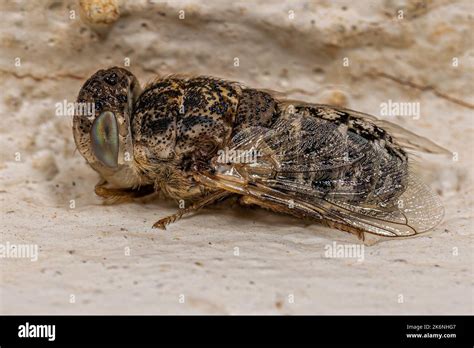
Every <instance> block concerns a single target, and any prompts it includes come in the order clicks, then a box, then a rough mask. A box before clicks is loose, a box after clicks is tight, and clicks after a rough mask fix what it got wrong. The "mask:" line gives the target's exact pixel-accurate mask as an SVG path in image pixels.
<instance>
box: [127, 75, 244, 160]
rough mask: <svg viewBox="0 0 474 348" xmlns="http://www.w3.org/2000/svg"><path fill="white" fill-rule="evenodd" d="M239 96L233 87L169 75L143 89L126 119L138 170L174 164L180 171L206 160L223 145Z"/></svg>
mask: <svg viewBox="0 0 474 348" xmlns="http://www.w3.org/2000/svg"><path fill="white" fill-rule="evenodd" d="M240 94H241V89H240V87H239V86H238V85H236V84H234V83H230V82H226V81H222V80H217V79H213V78H208V77H196V78H181V77H176V76H174V77H169V78H165V79H161V80H158V81H155V82H154V83H152V84H150V85H149V86H147V88H145V90H144V91H143V93H142V94H141V95H140V97H139V98H138V100H137V102H136V104H135V110H134V115H133V120H132V132H133V137H134V151H135V160H136V162H137V163H138V165H139V167H140V168H149V167H150V166H151V167H153V166H154V165H155V164H156V165H159V164H160V163H161V162H163V161H174V162H177V163H178V164H177V166H178V167H181V168H183V169H184V167H186V166H187V165H189V163H190V162H198V161H206V160H208V159H210V158H212V157H213V155H214V154H215V153H216V151H217V150H218V149H220V148H223V147H224V146H225V145H226V144H227V143H228V142H229V139H230V136H231V133H232V128H233V124H234V120H235V116H236V111H237V106H238V103H239V97H240ZM191 166H192V163H191Z"/></svg>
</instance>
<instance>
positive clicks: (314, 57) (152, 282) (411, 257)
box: [0, 0, 474, 314]
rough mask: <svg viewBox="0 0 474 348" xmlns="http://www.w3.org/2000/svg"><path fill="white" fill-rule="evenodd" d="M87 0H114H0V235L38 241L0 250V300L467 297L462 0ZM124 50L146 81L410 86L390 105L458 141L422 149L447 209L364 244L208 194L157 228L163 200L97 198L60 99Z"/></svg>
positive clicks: (202, 303) (49, 309) (120, 307)
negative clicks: (416, 231)
mask: <svg viewBox="0 0 474 348" xmlns="http://www.w3.org/2000/svg"><path fill="white" fill-rule="evenodd" d="M94 2H95V1H81V3H88V4H86V5H87V6H93V5H94V4H93V3H94ZM97 2H100V3H102V4H103V5H101V6H109V5H107V4H108V3H110V4H112V5H111V6H118V8H112V10H111V11H112V12H111V13H112V17H113V20H110V21H105V22H107V23H106V24H107V26H106V28H105V29H104V27H100V28H98V27H97V26H94V25H93V24H91V20H90V19H89V20H87V18H86V20H83V19H81V17H80V13H81V11H80V9H79V6H80V5H79V1H78V2H67V1H38V2H36V1H7V2H2V4H1V5H0V6H1V12H0V50H1V55H0V89H1V91H2V93H1V96H0V115H1V123H0V135H1V136H0V158H1V160H0V177H1V181H0V204H1V214H2V217H1V222H0V228H1V242H2V243H3V244H5V243H6V242H9V243H16V244H37V245H38V246H39V249H40V251H39V258H38V261H36V262H31V261H30V260H28V259H14V258H2V259H0V263H1V271H0V272H1V273H0V274H1V281H0V289H1V297H0V301H1V302H0V312H1V313H2V314H4V313H7V314H13V313H35V314H61V313H153V314H157V313H289V314H296V313H307V314H310V313H311V314H349V313H350V314H352V313H365V314H374V313H385V314H395V313H396V314H402V313H410V314H432V313H471V314H472V313H473V298H472V289H473V288H472V286H473V279H474V277H473V260H472V257H473V256H472V255H473V248H472V246H473V240H472V230H473V200H472V195H473V176H472V168H473V165H474V161H473V148H474V146H473V145H474V144H473V122H474V121H473V120H474V118H473V117H474V115H473V108H474V106H473V104H474V95H473V90H472V81H473V69H474V68H473V67H474V64H473V61H474V58H473V52H474V51H473V42H472V32H474V25H473V18H472V16H473V15H472V13H473V3H472V1H470V0H460V1H443V0H439V1H426V2H423V1H401V0H400V1H399V0H393V1H392V0H386V1H377V2H373V1H357V2H354V1H324V0H321V1H311V2H310V1H301V0H300V1H291V2H290V1H288V2H280V3H279V4H278V5H276V4H274V3H273V2H269V1H254V2H253V1H245V2H244V1H242V2H226V1H217V0H215V1H206V2H205V4H204V3H202V4H201V2H200V1H197V0H189V1H177V2H174V1H170V2H156V3H155V4H150V2H147V1H118V2H116V1H97ZM89 3H92V4H89ZM86 5H83V6H86ZM92 8H93V7H92ZM71 11H73V12H71ZM399 11H403V12H399ZM82 13H84V12H82ZM104 16H105V15H104ZM115 16H119V17H117V18H115ZM183 16H184V18H183ZM105 17H107V16H105ZM180 17H181V18H183V19H180ZM400 17H403V18H400ZM99 22H100V21H99ZM103 24H104V23H102V22H101V25H103ZM344 58H347V59H348V60H346V62H347V61H348V62H349V65H348V66H344V64H343V62H344V61H345V60H344ZM237 60H238V63H239V66H235V65H234V63H235V62H236V61H237ZM128 62H130V66H129V69H130V70H132V71H133V73H134V74H136V75H137V77H138V78H139V79H140V81H141V82H142V83H144V82H146V81H149V80H151V79H152V78H154V77H155V76H156V74H159V75H165V74H169V73H187V74H196V75H197V74H206V75H214V76H219V77H224V78H228V79H232V80H237V81H241V82H243V83H245V84H247V85H250V86H252V87H257V88H269V89H274V90H279V91H285V90H286V91H289V92H290V94H288V97H290V98H298V99H303V100H307V101H317V102H329V103H336V104H340V105H346V106H348V107H350V108H353V109H356V110H360V111H364V112H368V113H371V114H374V115H379V113H380V104H381V103H383V102H386V101H388V100H389V99H391V100H392V101H401V102H410V101H411V102H420V104H421V117H420V119H418V120H414V119H413V118H411V117H392V118H391V121H393V122H395V123H398V124H400V125H402V126H404V127H406V128H408V129H410V130H412V131H415V132H417V133H418V134H420V135H424V136H427V137H430V138H431V139H433V140H435V141H436V142H437V143H438V144H441V145H443V146H444V147H446V148H448V149H449V150H451V151H453V152H455V153H457V155H456V156H457V159H458V160H457V161H455V160H453V159H452V158H451V157H448V158H446V157H432V156H430V157H427V156H425V157H423V158H422V159H420V160H419V161H423V165H422V166H421V167H422V168H423V172H422V176H423V177H424V178H425V180H426V181H427V182H428V183H429V184H430V185H431V186H432V187H433V188H434V189H435V190H436V191H437V192H438V193H439V194H440V195H441V197H442V200H443V202H444V204H445V207H446V217H445V220H444V222H443V223H442V224H441V225H440V226H439V227H438V228H436V230H435V231H433V232H432V233H430V234H428V235H423V236H420V237H418V238H411V239H404V240H389V241H380V240H377V241H373V242H371V243H368V244H370V245H367V246H365V258H364V261H363V262H358V261H357V260H355V259H351V258H342V259H338V258H326V257H325V254H324V252H325V246H327V245H331V244H332V243H333V242H334V241H336V242H337V243H340V244H352V243H359V241H358V240H357V239H356V238H355V237H353V236H351V235H348V234H346V233H343V232H339V231H334V230H330V229H327V228H323V227H321V226H319V225H307V224H304V223H302V222H300V221H297V220H294V219H292V218H288V217H282V216H278V215H275V214H270V213H267V212H266V211H259V210H244V209H242V208H238V207H231V206H220V207H213V208H209V209H205V210H204V211H203V212H201V213H200V214H198V215H195V216H193V217H189V218H185V219H183V220H181V221H179V222H178V223H176V224H174V225H171V226H170V228H169V229H168V231H165V232H164V231H160V230H152V229H151V228H150V226H151V225H152V224H153V222H155V221H156V220H158V219H159V218H160V217H163V216H165V215H168V214H170V213H172V212H174V211H175V209H176V207H175V206H174V204H173V203H172V202H159V201H158V202H157V201H155V202H148V203H146V204H145V203H132V204H124V205H118V206H102V205H101V203H100V200H98V199H97V198H96V197H95V196H94V194H93V188H94V185H95V183H96V182H97V179H98V178H97V175H96V174H95V173H94V172H93V171H92V170H91V169H90V168H89V167H88V166H87V165H86V164H85V162H84V160H83V159H82V157H81V156H80V155H79V154H78V153H77V152H75V145H74V141H73V137H72V133H71V125H72V121H71V118H70V117H59V116H56V115H55V104H56V103H58V102H62V101H64V100H67V101H74V100H75V98H76V96H77V93H78V91H79V88H80V87H81V85H82V83H83V82H84V80H85V79H86V78H87V77H88V76H90V75H91V74H92V73H93V72H95V71H96V70H98V69H99V68H103V67H107V66H112V65H119V66H123V65H124V64H125V63H128ZM455 62H458V63H459V64H458V66H453V63H455ZM346 65H347V64H346ZM454 65H456V64H454ZM71 200H74V201H75V207H74V208H70V207H71ZM236 248H238V249H236ZM237 250H238V251H239V253H238V256H236V255H235V253H236V251H237ZM128 251H129V255H128V256H127V255H126V254H127V253H128ZM183 295H184V297H183ZM400 296H402V297H403V302H402V303H400V302H401V301H400V299H401V297H400ZM183 298H184V303H180V302H183V301H180V300H183ZM71 299H74V301H71ZM292 300H294V301H292ZM71 302H72V303H71Z"/></svg>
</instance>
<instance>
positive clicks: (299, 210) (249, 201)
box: [239, 196, 365, 241]
mask: <svg viewBox="0 0 474 348" xmlns="http://www.w3.org/2000/svg"><path fill="white" fill-rule="evenodd" d="M239 202H240V203H241V204H242V205H258V206H260V207H262V208H265V209H269V210H271V211H274V212H277V213H285V214H288V215H291V216H294V217H296V218H298V219H308V218H311V219H313V220H318V221H321V222H323V223H325V224H326V225H327V226H329V227H332V228H337V229H338V230H341V231H344V232H349V233H353V234H355V235H356V236H357V237H358V238H359V239H360V240H362V241H364V240H365V235H364V231H363V230H361V229H358V228H355V227H352V226H347V225H343V224H340V223H337V222H334V221H330V220H327V219H321V218H320V217H319V216H314V212H313V211H311V210H306V209H305V208H304V207H300V206H298V207H291V202H289V204H288V205H283V204H281V203H275V202H271V201H264V200H261V199H258V198H255V197H252V196H242V197H241V198H240V200H239Z"/></svg>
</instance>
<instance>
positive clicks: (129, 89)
mask: <svg viewBox="0 0 474 348" xmlns="http://www.w3.org/2000/svg"><path fill="white" fill-rule="evenodd" d="M139 94H140V84H139V83H138V80H137V79H136V78H135V76H134V75H133V74H132V73H130V72H129V71H128V70H126V69H122V68H118V67H113V68H110V69H107V70H99V71H97V72H96V73H95V74H94V75H92V76H91V77H90V78H89V79H88V80H87V81H86V82H85V83H84V85H83V86H82V88H81V90H80V92H79V96H78V98H77V105H82V106H83V105H85V106H89V107H82V108H77V107H76V113H75V115H74V119H73V133H74V140H75V142H76V146H77V148H78V150H79V152H80V153H81V155H82V156H83V157H84V158H85V159H86V160H87V162H88V163H89V165H90V166H91V167H92V168H93V169H94V170H96V171H97V172H98V173H99V174H100V175H101V177H102V178H103V179H105V180H106V181H107V182H109V183H111V184H112V185H113V186H116V187H134V186H137V185H138V184H139V183H140V182H139V181H140V180H139V179H140V178H139V176H138V175H137V173H136V170H135V167H134V160H133V159H134V157H133V139H132V132H131V126H130V122H131V115H132V112H133V104H134V102H135V100H136V99H137V98H138V96H139ZM84 109H86V110H92V113H88V114H84V115H83V114H78V112H77V110H84Z"/></svg>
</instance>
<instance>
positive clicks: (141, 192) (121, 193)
mask: <svg viewBox="0 0 474 348" xmlns="http://www.w3.org/2000/svg"><path fill="white" fill-rule="evenodd" d="M106 184H107V181H105V180H102V181H100V182H99V183H98V184H97V185H96V186H95V189H94V191H95V194H96V195H97V196H99V197H102V198H104V203H106V204H115V203H123V202H129V201H132V200H133V199H134V198H140V197H144V196H148V195H150V194H152V193H154V192H155V188H154V187H153V185H146V186H141V187H139V188H137V189H131V188H108V187H105V185H106Z"/></svg>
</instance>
